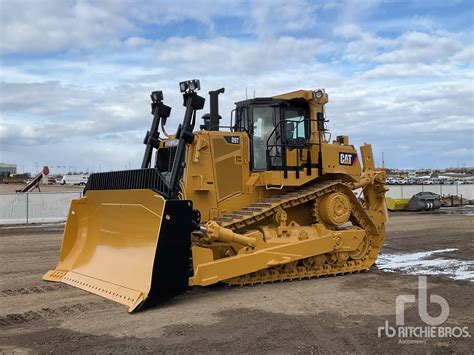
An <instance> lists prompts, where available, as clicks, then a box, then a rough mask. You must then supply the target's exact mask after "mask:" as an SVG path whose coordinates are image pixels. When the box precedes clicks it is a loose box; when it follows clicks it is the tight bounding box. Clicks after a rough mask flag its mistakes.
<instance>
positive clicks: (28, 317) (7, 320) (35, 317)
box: [0, 302, 106, 327]
mask: <svg viewBox="0 0 474 355" xmlns="http://www.w3.org/2000/svg"><path fill="white" fill-rule="evenodd" d="M105 308H106V302H88V303H76V304H72V305H65V306H61V307H57V308H49V307H47V308H41V309H40V310H36V311H28V312H23V313H11V314H7V315H4V316H0V327H7V326H11V325H17V324H25V323H29V322H32V321H39V320H45V319H46V320H47V319H54V318H58V317H61V316H63V315H68V316H71V315H74V314H80V313H84V312H89V311H93V312H97V311H99V310H102V309H105Z"/></svg>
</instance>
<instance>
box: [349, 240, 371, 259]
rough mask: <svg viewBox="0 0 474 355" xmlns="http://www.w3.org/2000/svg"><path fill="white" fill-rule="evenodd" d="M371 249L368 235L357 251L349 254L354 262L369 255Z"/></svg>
mask: <svg viewBox="0 0 474 355" xmlns="http://www.w3.org/2000/svg"><path fill="white" fill-rule="evenodd" d="M369 247H370V242H369V238H367V235H366V236H365V237H364V239H362V242H361V243H360V244H359V246H358V247H357V249H356V250H354V251H350V252H348V254H349V256H350V257H351V259H353V260H359V259H362V258H363V257H364V256H365V255H367V253H368V251H369Z"/></svg>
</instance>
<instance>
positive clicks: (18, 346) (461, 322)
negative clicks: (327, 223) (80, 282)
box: [0, 213, 474, 353]
mask: <svg viewBox="0 0 474 355" xmlns="http://www.w3.org/2000/svg"><path fill="white" fill-rule="evenodd" d="M473 222H474V217H473V216H466V215H456V214H449V215H444V214H436V215H432V214H409V213H401V214H396V215H392V216H391V219H390V221H389V223H388V228H387V229H388V237H387V244H386V246H385V247H384V249H383V253H384V254H386V255H404V254H410V253H416V252H424V251H440V250H441V251H442V250H447V251H442V252H438V253H436V255H433V256H431V258H441V259H443V258H447V259H453V260H457V261H458V262H460V263H465V265H467V268H468V269H467V272H468V273H469V272H472V271H473V270H472V269H471V266H470V265H472V262H473V255H474V253H473V230H474V228H473ZM63 227H64V226H63V225H43V226H29V227H20V226H4V227H0V257H1V260H2V262H1V268H0V285H1V286H0V300H1V302H0V352H1V351H3V352H7V353H8V352H34V353H37V352H39V353H46V352H48V353H49V352H53V353H69V352H81V353H90V352H98V353H116V352H134V353H137V352H193V353H195V352H197V353H223V352H231V353H243V352H244V353H250V352H251V353H254V352H267V353H295V352H303V353H314V352H317V353H319V352H324V353H329V352H331V353H341V352H344V353H381V352H384V353H408V352H410V353H413V352H416V353H441V352H443V353H444V352H459V353H470V352H472V349H473V348H474V347H473V345H474V344H473V341H472V338H470V337H467V338H453V337H451V338H445V337H444V338H408V339H405V338H398V337H393V338H390V337H387V336H386V335H384V334H382V336H381V337H379V336H378V328H379V327H383V326H384V324H385V322H386V321H388V323H389V325H391V326H394V325H395V299H396V297H397V296H398V295H401V294H414V295H417V292H418V288H417V285H418V277H417V276H416V275H412V274H411V273H413V271H410V272H408V271H407V272H404V271H397V270H391V272H386V271H383V270H381V269H379V268H377V267H374V268H372V269H371V270H370V271H368V272H365V273H360V274H354V275H346V276H337V277H327V278H321V279H314V280H304V281H296V282H285V283H275V284H268V285H259V286H249V287H223V286H213V287H208V288H194V289H192V290H190V291H188V292H187V293H185V294H184V295H182V296H179V297H177V298H175V299H173V300H171V301H169V302H168V303H166V304H164V305H161V306H159V307H154V308H151V309H148V310H145V311H143V312H138V313H136V314H128V313H127V310H126V307H124V306H121V305H119V304H115V303H113V302H111V301H108V300H105V299H102V298H100V297H98V296H95V295H92V294H89V293H87V292H85V291H82V290H79V289H75V288H73V287H69V286H67V285H63V284H56V283H48V282H44V281H42V280H41V277H42V275H43V274H44V273H45V272H46V271H47V270H49V269H51V268H53V267H54V266H55V265H56V262H57V258H58V253H59V248H60V243H61V237H62V236H61V231H62V228H63ZM434 270H438V269H434ZM415 271H416V270H415ZM439 271H440V272H439V273H438V272H435V274H436V275H430V276H428V294H429V295H430V294H437V295H440V296H442V297H444V298H445V299H446V300H447V302H448V303H449V307H450V313H449V317H448V319H447V320H446V322H445V323H443V324H442V325H440V327H468V331H469V332H470V333H471V334H472V333H474V314H473V313H474V312H473V311H474V306H473V299H474V289H473V287H472V286H473V280H472V279H471V280H469V279H464V280H456V279H453V277H450V276H449V275H443V273H442V272H441V271H442V270H439ZM465 271H466V270H465ZM428 311H429V313H430V314H431V315H432V316H436V315H438V314H439V312H440V309H439V307H438V306H437V305H435V304H432V303H430V304H429V307H428ZM405 325H406V326H410V327H420V326H426V324H424V323H423V322H422V320H421V319H420V317H419V315H418V307H417V304H416V303H412V304H408V305H407V309H406V311H405Z"/></svg>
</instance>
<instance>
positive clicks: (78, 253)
mask: <svg viewBox="0 0 474 355" xmlns="http://www.w3.org/2000/svg"><path fill="white" fill-rule="evenodd" d="M179 86H180V90H181V92H182V95H183V101H184V103H183V105H184V106H185V108H186V109H185V112H184V118H183V121H182V123H181V124H180V125H179V126H178V129H177V131H176V133H175V134H174V135H170V134H168V133H167V132H166V129H165V126H166V121H167V119H168V118H169V117H170V113H171V108H170V107H169V106H167V105H165V104H164V103H163V93H162V91H154V92H153V93H152V94H151V99H152V103H151V106H152V114H153V121H152V125H151V129H150V130H149V131H147V134H146V136H145V139H144V143H145V144H146V149H145V154H144V157H143V161H142V165H141V169H136V170H127V171H113V172H103V173H96V174H92V175H91V176H90V178H89V180H88V182H87V185H86V187H85V189H84V197H82V198H80V199H78V200H73V201H72V203H71V207H70V210H69V214H68V218H67V223H66V226H65V231H64V237H63V242H62V246H61V252H60V260H59V263H58V265H57V267H56V268H55V269H54V270H51V271H49V272H47V273H46V274H45V275H44V277H43V278H44V279H45V280H48V281H56V282H63V283H66V284H68V285H71V286H75V287H78V288H81V289H83V290H86V291H89V292H92V293H94V294H97V295H99V296H103V297H106V298H108V299H110V300H113V301H116V302H118V303H121V304H124V305H126V306H128V307H129V311H130V312H132V311H135V310H138V309H140V308H142V307H144V306H147V305H153V304H157V303H160V302H163V301H165V300H167V299H169V298H171V297H174V296H176V295H178V294H180V293H182V292H184V291H186V290H187V289H189V288H190V287H192V286H208V285H212V284H216V283H224V284H228V285H248V284H255V283H266V282H274V281H284V280H298V279H304V278H313V277H316V278H317V277H320V276H326V275H339V274H348V273H354V272H360V271H363V270H367V269H369V268H370V267H371V266H372V265H373V264H374V262H375V260H376V259H377V256H378V253H379V251H380V249H381V247H382V245H383V242H384V238H385V227H384V224H385V222H386V220H387V212H386V206H385V192H386V190H387V188H386V186H385V178H386V174H385V171H384V170H382V169H376V168H375V164H374V157H373V153H372V148H371V146H370V145H368V144H364V145H363V146H362V147H361V155H360V158H359V157H358V155H357V151H356V149H355V148H354V146H352V145H351V144H349V138H348V137H347V136H338V137H336V138H335V139H334V140H333V141H332V142H331V135H330V132H329V131H328V129H327V122H328V121H327V120H326V118H325V113H324V107H325V104H326V103H327V102H328V95H327V94H326V92H325V91H324V90H322V89H319V90H299V91H294V92H290V93H286V94H282V95H278V96H273V97H262V98H253V99H246V100H243V101H239V102H237V103H236V106H235V109H234V110H232V113H231V120H230V126H227V127H223V126H222V125H221V124H220V123H221V122H220V121H221V116H220V115H219V108H218V97H219V95H220V94H222V93H224V89H223V88H222V89H219V90H215V91H210V92H209V95H210V113H209V114H205V115H204V116H203V117H202V118H203V122H202V124H201V125H200V127H199V129H196V130H195V125H196V115H197V111H198V110H201V109H203V107H204V103H205V99H204V98H203V97H201V96H199V95H198V90H199V89H200V82H199V80H190V81H185V82H182V83H180V85H179ZM361 165H362V167H361ZM356 190H358V191H361V194H362V195H363V199H362V198H360V196H359V197H358V196H357V195H356V193H355V191H356Z"/></svg>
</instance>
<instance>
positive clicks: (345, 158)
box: [339, 153, 357, 166]
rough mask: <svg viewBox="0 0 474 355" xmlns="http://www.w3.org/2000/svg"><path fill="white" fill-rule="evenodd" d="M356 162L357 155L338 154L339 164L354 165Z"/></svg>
mask: <svg viewBox="0 0 474 355" xmlns="http://www.w3.org/2000/svg"><path fill="white" fill-rule="evenodd" d="M356 161H357V154H355V153H339V164H341V165H351V166H352V165H354V164H355V163H356Z"/></svg>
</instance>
